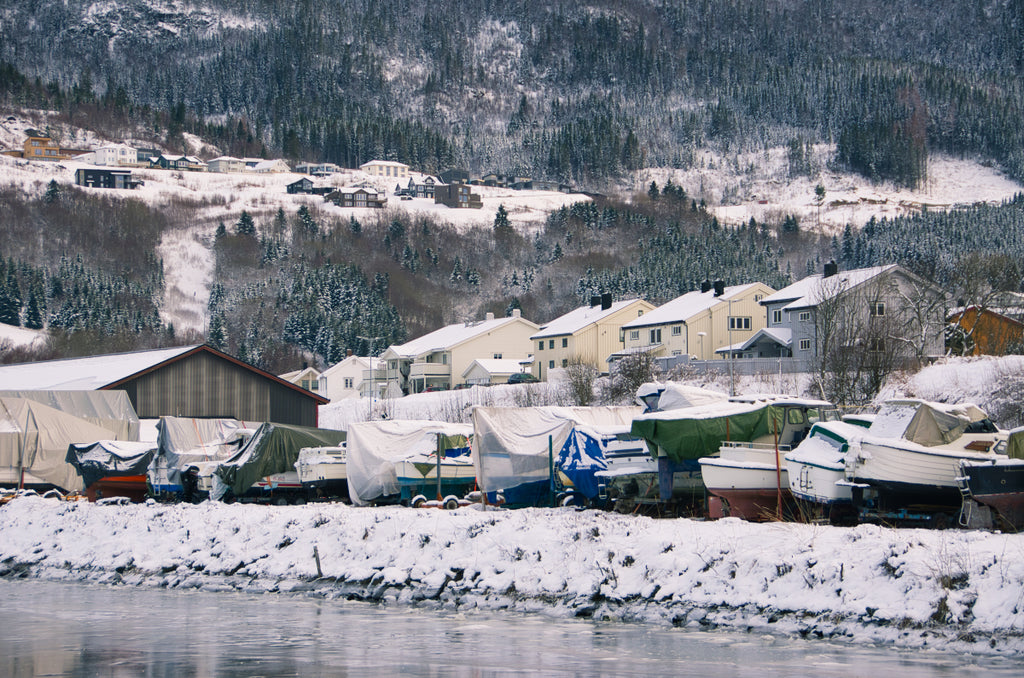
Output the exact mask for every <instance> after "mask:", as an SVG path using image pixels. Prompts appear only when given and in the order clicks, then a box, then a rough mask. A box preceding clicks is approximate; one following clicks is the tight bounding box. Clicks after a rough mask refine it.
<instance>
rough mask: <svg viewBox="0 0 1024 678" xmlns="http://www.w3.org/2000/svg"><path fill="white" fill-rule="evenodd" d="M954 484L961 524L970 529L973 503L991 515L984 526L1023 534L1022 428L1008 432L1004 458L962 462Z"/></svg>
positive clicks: (1023, 450) (1023, 444)
mask: <svg viewBox="0 0 1024 678" xmlns="http://www.w3.org/2000/svg"><path fill="white" fill-rule="evenodd" d="M957 483H958V485H959V486H960V490H961V494H962V496H963V504H962V506H961V512H960V524H961V525H964V526H973V521H972V520H971V514H972V512H973V508H974V507H973V505H972V502H977V503H979V504H981V505H983V506H986V507H988V508H989V509H990V510H991V511H992V512H994V515H993V516H992V517H991V518H992V520H990V521H987V522H988V525H986V527H987V526H998V527H1001V528H1003V529H1007V530H1011V531H1013V532H1020V531H1024V428H1017V429H1014V430H1012V431H1010V432H1009V434H1008V440H1007V445H1006V458H1005V459H990V460H985V461H977V460H969V459H964V460H962V461H961V462H960V474H959V476H958V477H957Z"/></svg>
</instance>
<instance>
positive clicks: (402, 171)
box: [359, 160, 409, 179]
mask: <svg viewBox="0 0 1024 678" xmlns="http://www.w3.org/2000/svg"><path fill="white" fill-rule="evenodd" d="M359 169H361V170H362V171H364V172H366V173H367V174H371V175H373V176H375V177H389V178H396V179H407V178H408V177H409V166H408V165H405V164H403V163H400V162H393V161H391V160H371V161H370V162H367V163H363V164H362V165H360V166H359Z"/></svg>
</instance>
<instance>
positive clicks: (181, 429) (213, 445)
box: [147, 417, 261, 492]
mask: <svg viewBox="0 0 1024 678" xmlns="http://www.w3.org/2000/svg"><path fill="white" fill-rule="evenodd" d="M260 426H261V424H260V423H257V422H245V421H239V420H238V419H230V418H213V419H194V418H190V417H160V421H159V422H158V423H157V447H158V451H157V454H156V457H155V458H154V459H153V462H152V464H151V465H150V467H149V471H148V473H147V475H148V477H149V483H150V485H151V486H152V488H153V490H154V491H156V492H180V491H181V490H182V485H181V472H182V470H183V469H186V468H188V467H189V466H195V467H197V468H198V469H200V474H201V475H203V474H204V472H206V471H208V470H212V469H207V467H208V466H215V465H216V464H218V463H220V462H222V461H227V460H228V459H230V458H231V457H233V456H234V455H235V454H237V453H238V451H239V450H241V449H242V446H243V445H244V444H245V443H246V441H248V440H249V438H250V437H252V435H253V433H255V431H256V429H258V428H259V427H260Z"/></svg>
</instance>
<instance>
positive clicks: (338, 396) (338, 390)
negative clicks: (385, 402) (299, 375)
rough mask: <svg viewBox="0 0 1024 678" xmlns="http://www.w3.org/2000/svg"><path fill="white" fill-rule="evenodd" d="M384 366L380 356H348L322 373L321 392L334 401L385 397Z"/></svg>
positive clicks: (385, 380)
mask: <svg viewBox="0 0 1024 678" xmlns="http://www.w3.org/2000/svg"><path fill="white" fill-rule="evenodd" d="M384 367H385V363H384V361H383V360H381V359H380V358H370V357H364V356H358V355H349V356H346V357H345V359H344V360H341V361H340V362H337V363H335V364H334V365H331V366H330V367H328V368H327V369H326V370H324V371H323V372H322V373H321V374H320V394H321V395H324V396H327V397H328V398H330V399H331V401H332V402H334V401H338V400H344V399H345V398H357V397H359V396H364V397H371V396H372V397H374V398H380V397H383V392H384V388H385V386H387V379H386V374H385V371H384Z"/></svg>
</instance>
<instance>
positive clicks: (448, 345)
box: [380, 309, 540, 393]
mask: <svg viewBox="0 0 1024 678" xmlns="http://www.w3.org/2000/svg"><path fill="white" fill-rule="evenodd" d="M538 329H540V328H539V327H538V326H537V325H536V324H535V323H532V322H530V321H529V320H526V319H525V318H523V317H521V316H520V315H519V311H518V309H517V310H514V311H513V312H512V317H510V318H495V317H494V314H493V313H488V314H487V319H486V320H479V321H475V322H466V323H459V324H457V325H448V326H447V327H442V328H441V329H439V330H434V331H433V332H431V333H430V334H426V335H424V336H422V337H419V338H418V339H413V340H412V341H409V342H406V343H404V344H401V345H400V346H389V347H388V349H387V350H386V351H384V353H382V354H381V356H380V357H381V358H382V359H384V360H385V361H387V381H388V388H389V389H390V390H393V389H391V386H392V385H395V386H397V387H398V388H400V389H401V391H402V392H403V393H422V392H423V391H426V390H444V389H449V388H453V387H454V386H457V385H459V384H464V383H466V382H465V381H464V377H463V375H464V374H465V373H466V370H467V369H468V368H469V366H470V363H472V362H473V361H474V360H476V359H477V358H491V359H495V360H501V359H512V360H523V359H525V358H528V357H529V355H530V352H531V351H530V348H531V342H530V336H531V335H533V334H534V333H535V332H536V331H537V330H538Z"/></svg>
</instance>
